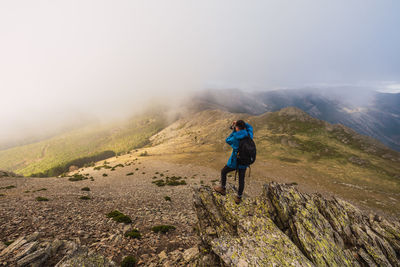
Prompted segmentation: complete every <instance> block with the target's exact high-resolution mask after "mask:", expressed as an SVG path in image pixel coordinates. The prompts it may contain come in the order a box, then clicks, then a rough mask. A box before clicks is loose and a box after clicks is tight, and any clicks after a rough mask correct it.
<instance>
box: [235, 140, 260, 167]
mask: <svg viewBox="0 0 400 267" xmlns="http://www.w3.org/2000/svg"><path fill="white" fill-rule="evenodd" d="M256 154H257V149H256V144H255V143H254V141H253V139H251V138H250V136H247V137H245V138H243V139H241V140H240V142H239V149H238V153H237V163H238V165H251V164H253V163H254V161H256Z"/></svg>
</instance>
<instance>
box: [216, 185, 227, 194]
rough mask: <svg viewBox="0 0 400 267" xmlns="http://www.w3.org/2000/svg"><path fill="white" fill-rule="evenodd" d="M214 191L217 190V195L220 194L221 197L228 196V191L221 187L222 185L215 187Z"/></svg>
mask: <svg viewBox="0 0 400 267" xmlns="http://www.w3.org/2000/svg"><path fill="white" fill-rule="evenodd" d="M214 190H215V192H217V193H219V194H221V195H223V196H225V195H226V190H225V188H223V187H222V186H220V185H216V186H214Z"/></svg>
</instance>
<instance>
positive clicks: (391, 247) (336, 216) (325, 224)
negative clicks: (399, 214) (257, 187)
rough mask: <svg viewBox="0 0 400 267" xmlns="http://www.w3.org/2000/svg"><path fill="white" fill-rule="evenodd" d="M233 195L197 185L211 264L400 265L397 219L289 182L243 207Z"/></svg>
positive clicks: (206, 253) (273, 186) (204, 251)
mask: <svg viewBox="0 0 400 267" xmlns="http://www.w3.org/2000/svg"><path fill="white" fill-rule="evenodd" d="M233 196H234V194H233V192H232V193H230V194H228V195H227V196H226V197H223V196H220V195H217V194H215V193H214V192H213V191H212V190H211V189H210V188H208V187H199V188H195V189H194V207H195V210H196V213H197V217H198V230H199V235H200V237H201V240H202V247H203V249H201V253H202V255H201V256H200V257H199V258H200V259H204V258H207V257H208V258H207V259H208V260H209V261H210V260H211V261H212V263H208V265H210V264H211V265H216V266H218V265H227V266H293V265H295V266H314V265H315V266H376V265H377V266H400V224H399V223H398V222H389V221H387V220H385V219H382V218H380V217H379V216H373V215H372V216H366V215H364V214H363V213H362V212H361V211H360V210H359V209H357V208H356V207H354V206H353V205H351V204H350V203H348V202H346V201H343V200H341V199H338V198H333V199H329V200H328V199H325V198H323V197H322V196H321V195H319V194H305V193H301V192H299V191H298V190H297V189H296V188H295V187H294V186H293V185H287V184H278V183H274V182H272V183H269V184H267V185H265V186H264V188H263V193H262V195H261V196H258V197H254V198H247V199H244V201H243V202H242V203H241V204H240V205H236V204H235V203H234V201H233ZM198 265H201V266H206V264H205V263H204V261H203V262H202V261H201V260H199V261H198Z"/></svg>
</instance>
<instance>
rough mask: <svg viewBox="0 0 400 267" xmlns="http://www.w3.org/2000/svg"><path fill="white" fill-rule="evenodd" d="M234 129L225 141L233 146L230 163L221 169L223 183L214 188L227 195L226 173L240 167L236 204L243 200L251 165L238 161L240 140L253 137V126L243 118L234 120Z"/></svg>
mask: <svg viewBox="0 0 400 267" xmlns="http://www.w3.org/2000/svg"><path fill="white" fill-rule="evenodd" d="M231 128H233V131H232V133H231V134H230V135H229V136H228V137H227V138H226V140H225V142H227V143H228V144H229V145H230V146H231V147H232V149H233V150H232V154H231V156H230V158H229V160H228V163H227V164H226V165H225V167H224V168H222V170H221V185H219V186H214V190H215V191H216V192H218V193H220V194H221V195H223V196H225V194H226V189H225V188H226V174H227V173H228V172H231V171H235V170H236V169H238V172H239V189H238V192H237V196H236V197H235V202H236V204H239V203H240V202H241V201H242V194H243V190H244V176H245V174H246V169H247V167H249V166H248V165H240V164H239V165H238V163H237V153H238V149H239V143H240V140H241V139H243V138H245V137H247V136H249V137H250V138H251V139H253V127H251V125H250V124H248V123H245V122H244V121H242V120H238V121H234V122H233V124H232V127H231Z"/></svg>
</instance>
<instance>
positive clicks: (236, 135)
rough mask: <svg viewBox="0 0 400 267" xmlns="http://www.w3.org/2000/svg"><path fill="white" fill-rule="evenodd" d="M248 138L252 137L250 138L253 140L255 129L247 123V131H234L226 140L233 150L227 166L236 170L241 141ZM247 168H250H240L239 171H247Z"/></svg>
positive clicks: (244, 166) (243, 166)
mask: <svg viewBox="0 0 400 267" xmlns="http://www.w3.org/2000/svg"><path fill="white" fill-rule="evenodd" d="M246 136H250V138H251V139H253V127H252V126H251V125H250V124H248V123H246V129H244V130H240V131H237V132H236V131H235V129H233V132H232V133H231V134H230V135H229V136H228V137H227V138H226V140H225V142H227V143H228V144H229V145H230V146H231V147H232V148H233V151H232V154H231V156H230V158H229V160H228V163H227V164H226V165H227V166H228V167H229V168H232V169H236V165H237V153H238V150H239V143H240V140H241V139H243V138H245V137H246ZM247 167H249V166H248V165H239V166H238V168H239V169H246V168H247Z"/></svg>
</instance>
